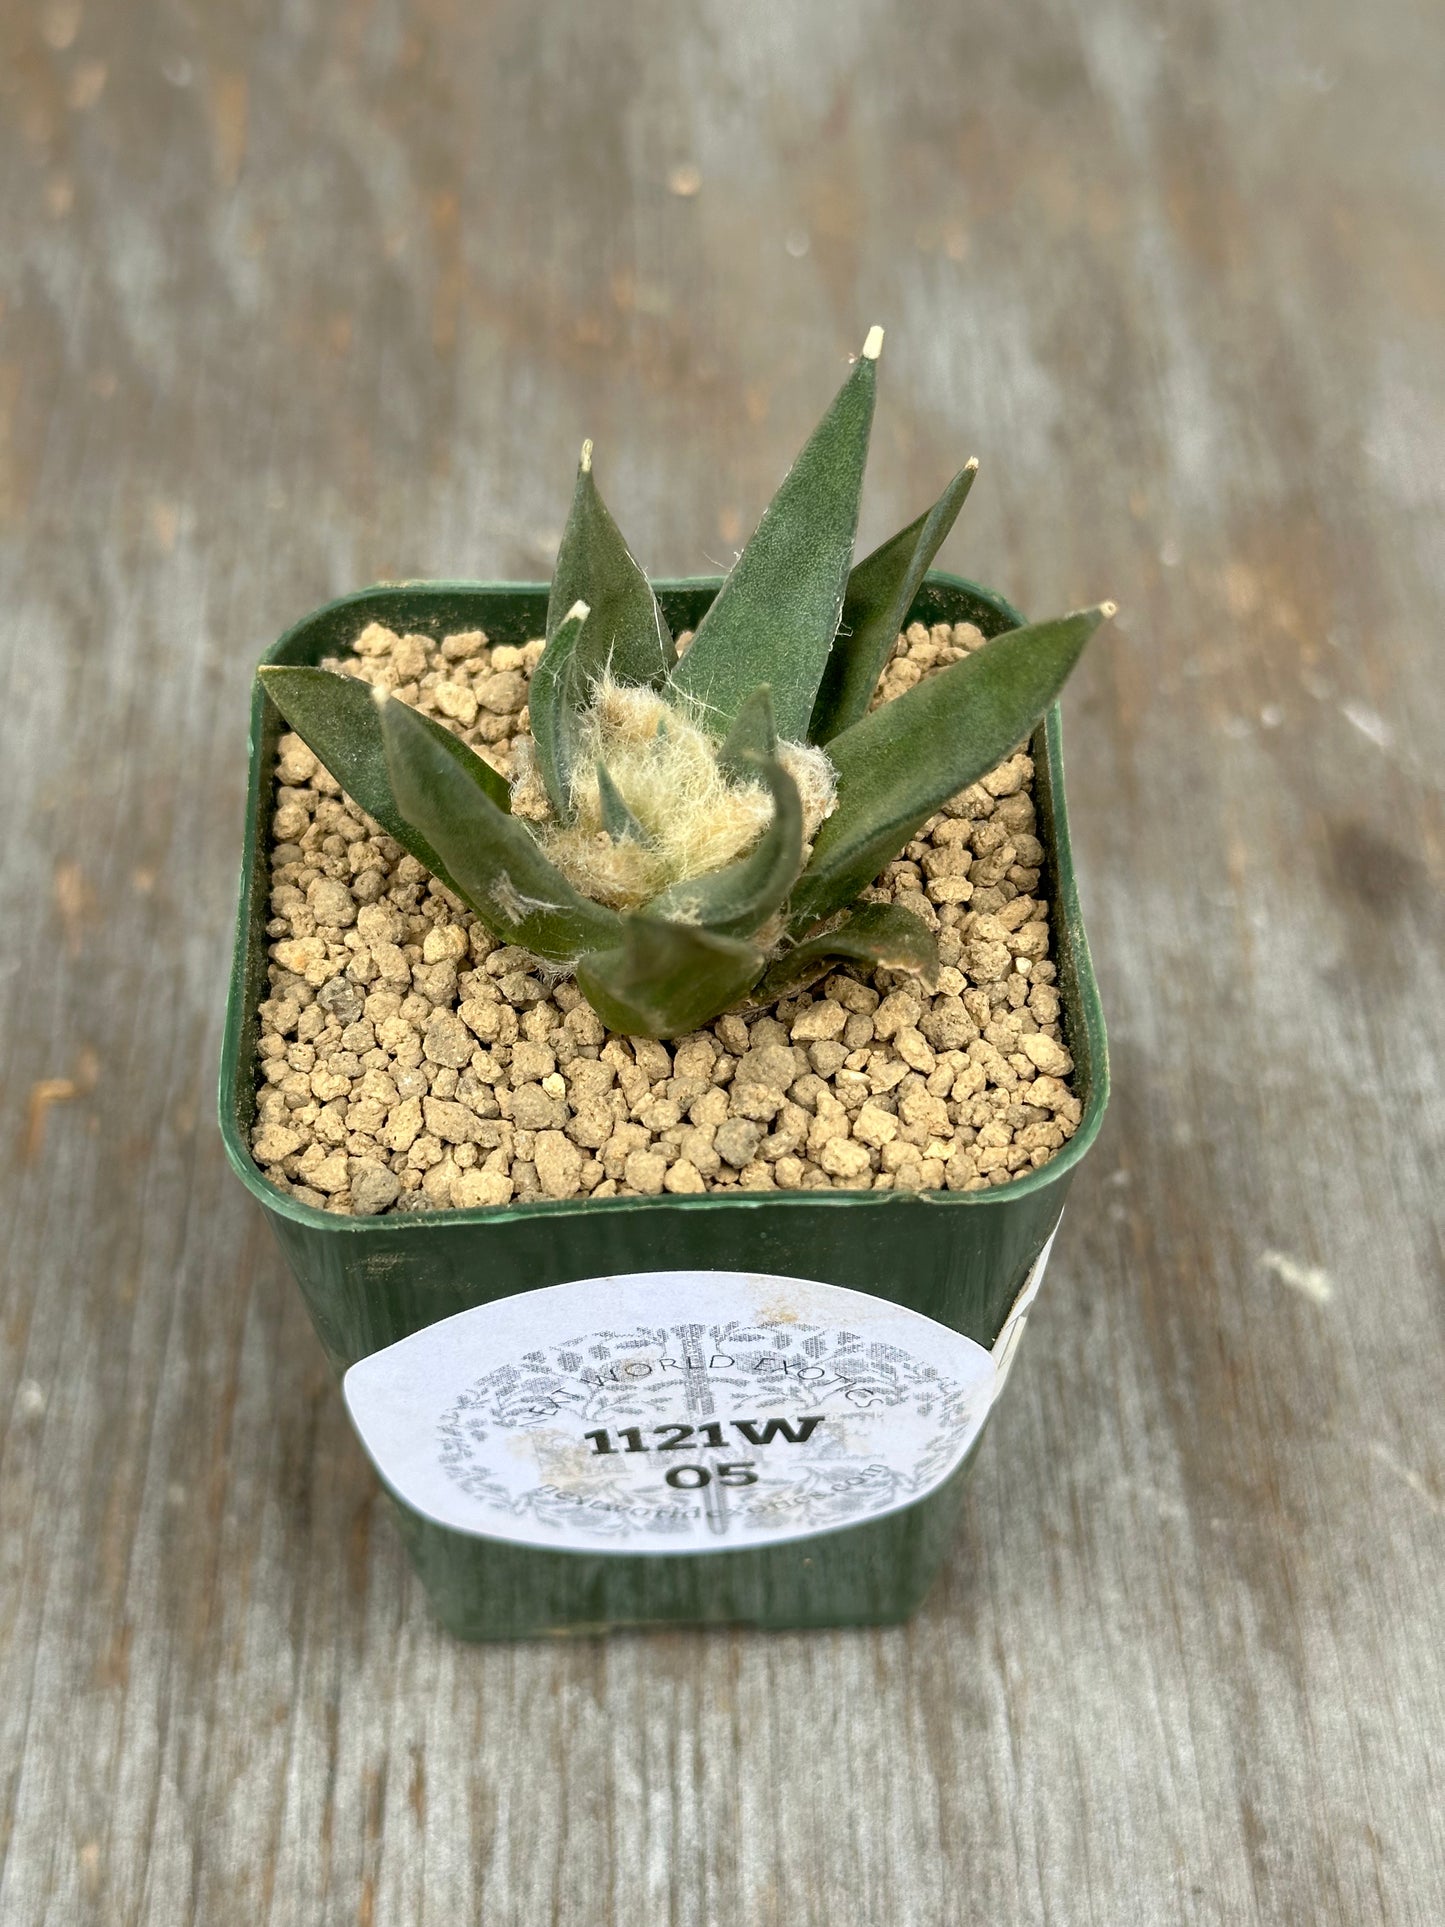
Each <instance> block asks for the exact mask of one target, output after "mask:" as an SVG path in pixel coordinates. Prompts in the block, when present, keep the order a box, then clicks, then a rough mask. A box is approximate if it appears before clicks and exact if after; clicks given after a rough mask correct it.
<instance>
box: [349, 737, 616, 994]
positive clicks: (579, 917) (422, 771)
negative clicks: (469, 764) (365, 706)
mask: <svg viewBox="0 0 1445 1927" xmlns="http://www.w3.org/2000/svg"><path fill="white" fill-rule="evenodd" d="M424 725H425V718H424V717H421V716H419V715H418V714H417V712H416V711H415V710H414V709H409V708H408V707H407V705H406V704H405V703H399V702H395V701H388V702H386V703H384V704H383V705H382V708H381V731H382V739H383V741H384V742H385V745H386V766H387V769H388V771H389V772H390V776H391V787H392V792H393V794H394V795H395V797H396V801H397V806H398V808H399V809H400V810H401V812H402V814H403V816H404V817H405V819H406V821H407V823H409V824H410V825H411V826H412V828H413V829H414V830H416V831H418V832H419V833H420V834H421V835H422V836H424V837H425V838H426V839H427V842H428V843H429V844H430V845H431V847H432V848H433V849H434V850H435V851H436V853H437V855H438V857H439V858H440V859H441V862H442V863H443V864H444V865H445V866H446V867H445V872H444V874H445V877H446V880H447V881H448V882H449V883H450V884H451V887H452V888H453V889H454V890H455V891H456V892H457V894H458V896H460V897H462V898H464V899H465V901H466V902H467V903H468V904H470V905H471V907H472V909H473V910H475V911H476V913H477V915H478V916H479V917H480V918H481V920H482V922H483V923H484V924H485V925H486V926H487V928H488V929H489V930H491V931H493V932H494V933H495V934H496V935H497V936H499V937H504V938H505V939H506V940H507V941H508V942H509V943H518V944H522V945H524V946H525V947H526V948H527V949H528V950H532V951H535V952H536V954H537V955H538V956H539V957H549V958H551V959H552V960H553V961H554V962H558V963H570V962H571V961H572V960H573V959H574V958H576V957H577V956H579V955H580V954H581V953H582V951H584V950H588V949H595V948H596V947H597V946H598V945H599V944H609V943H616V942H617V939H618V935H619V932H620V930H621V927H622V924H621V919H620V918H619V917H618V916H616V915H615V914H614V913H613V912H612V911H611V910H608V909H605V908H604V907H603V905H602V904H600V903H593V902H592V900H591V898H590V897H584V896H582V895H581V894H580V893H579V892H578V891H576V890H574V889H573V887H572V885H571V884H570V883H569V882H568V881H567V879H566V877H564V876H563V875H562V873H561V871H560V870H558V869H557V868H556V867H555V866H554V865H553V864H551V863H549V862H548V861H547V859H546V857H545V856H543V854H542V852H541V850H540V849H539V848H538V847H537V842H536V839H535V838H534V837H533V835H532V833H531V831H530V830H529V829H528V828H527V826H526V824H525V823H524V822H523V821H522V820H521V818H520V817H516V816H507V815H505V814H504V813H503V812H502V811H501V810H499V809H498V808H497V807H496V805H495V804H494V803H493V802H492V801H491V799H490V797H488V796H487V794H486V792H485V791H484V790H482V789H480V788H479V787H478V786H477V785H476V784H475V783H474V782H472V781H471V780H470V778H469V776H468V774H467V772H466V771H465V770H463V769H462V768H461V767H460V765H459V764H458V763H457V762H456V760H455V758H453V757H451V756H449V755H448V754H447V753H446V751H445V749H444V748H443V747H442V745H441V744H439V743H438V742H437V740H436V738H435V736H434V735H432V733H431V732H430V731H429V730H428V729H426V728H425V726H424Z"/></svg>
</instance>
